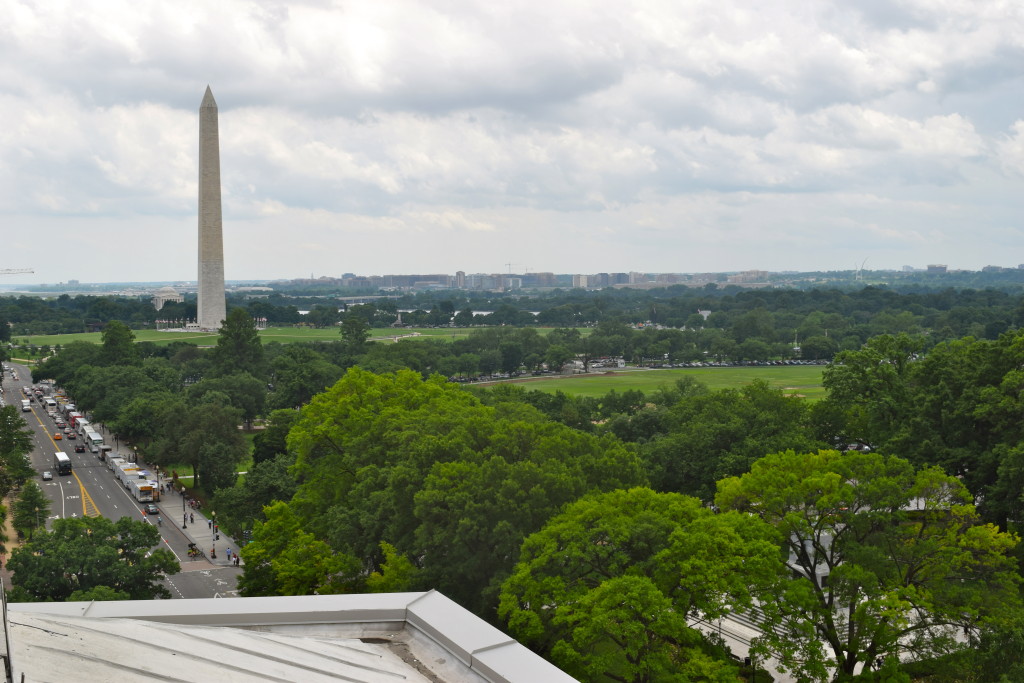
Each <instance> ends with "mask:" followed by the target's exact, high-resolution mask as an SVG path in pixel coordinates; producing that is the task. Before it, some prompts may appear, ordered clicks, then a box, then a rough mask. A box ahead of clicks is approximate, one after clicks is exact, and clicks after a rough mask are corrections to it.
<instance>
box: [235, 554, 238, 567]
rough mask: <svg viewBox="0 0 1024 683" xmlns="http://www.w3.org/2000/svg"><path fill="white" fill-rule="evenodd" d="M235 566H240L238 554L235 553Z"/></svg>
mask: <svg viewBox="0 0 1024 683" xmlns="http://www.w3.org/2000/svg"><path fill="white" fill-rule="evenodd" d="M235 566H236V567H237V566H238V553H235Z"/></svg>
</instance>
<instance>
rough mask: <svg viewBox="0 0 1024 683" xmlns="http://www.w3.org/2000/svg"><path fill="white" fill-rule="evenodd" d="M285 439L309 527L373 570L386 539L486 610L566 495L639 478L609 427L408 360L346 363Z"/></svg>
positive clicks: (435, 579)
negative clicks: (477, 390)
mask: <svg viewBox="0 0 1024 683" xmlns="http://www.w3.org/2000/svg"><path fill="white" fill-rule="evenodd" d="M288 446H289V449H290V450H291V451H292V452H294V453H295V455H296V457H297V461H296V465H295V466H294V468H293V469H292V473H293V475H294V476H295V477H296V478H297V479H298V481H299V488H298V491H297V493H296V495H295V497H294V498H293V499H292V501H291V502H290V503H289V508H290V509H291V511H292V512H293V513H294V515H295V518H296V519H297V520H299V523H300V525H301V526H300V528H301V529H302V531H303V532H304V533H308V534H311V535H312V537H313V538H314V539H316V540H322V541H325V542H326V543H328V544H329V546H330V547H331V548H332V549H333V550H334V551H335V552H337V553H339V554H341V555H346V556H352V557H356V558H359V561H360V562H361V563H362V564H363V566H364V567H368V568H370V569H379V568H381V566H382V563H383V561H384V559H385V558H384V557H383V556H382V552H381V542H382V541H383V542H387V543H388V544H390V546H391V547H393V548H394V549H395V552H396V553H397V554H398V555H401V556H405V557H408V558H412V559H413V560H414V561H415V562H416V564H417V567H418V569H419V571H418V572H416V580H417V581H420V582H422V585H424V586H426V585H429V586H432V587H436V588H438V589H439V590H442V591H444V592H445V593H446V594H448V595H451V596H452V597H453V599H456V600H459V601H460V602H461V603H462V604H464V605H466V606H467V607H469V608H470V609H473V610H475V611H478V612H485V611H488V610H490V609H492V608H493V605H494V603H495V602H496V599H497V591H498V588H499V586H500V581H501V580H502V578H503V577H504V576H506V575H507V573H508V572H509V571H510V570H511V567H512V564H513V563H514V561H515V558H516V557H517V555H518V552H519V547H520V545H521V543H522V539H523V538H524V537H525V536H526V535H527V534H528V533H531V532H532V531H535V530H536V529H538V528H540V526H541V525H542V524H543V522H544V521H545V520H546V519H547V518H548V517H549V516H550V515H551V514H553V513H554V512H555V511H557V510H558V509H559V507H560V506H561V505H562V504H564V503H567V502H569V501H571V500H575V499H576V498H577V497H579V496H581V495H584V494H585V493H588V492H590V491H596V490H603V489H610V488H616V487H619V486H630V485H635V484H637V483H640V482H642V480H643V475H642V472H641V470H640V467H639V461H638V459H637V458H636V456H635V455H633V454H632V453H630V452H629V451H627V450H626V449H625V448H624V447H623V446H622V444H621V443H619V442H617V441H616V440H614V439H611V438H606V439H598V438H595V437H593V436H590V435H586V434H580V433H578V432H575V431H574V430H571V429H569V428H567V427H564V426H562V425H558V424H554V423H550V422H548V421H547V420H546V419H545V418H544V416H543V415H541V414H540V413H538V412H537V411H535V410H533V409H531V408H529V407H528V406H522V405H517V404H504V405H499V406H495V407H489V406H484V405H481V404H480V403H479V401H477V399H476V398H474V397H473V396H472V395H471V394H469V393H467V392H465V391H463V390H462V389H461V388H460V387H458V386H457V385H454V384H451V383H449V382H447V381H445V380H444V378H442V377H439V376H434V377H431V378H429V379H427V380H424V379H423V378H422V377H421V376H420V375H419V374H417V373H414V372H411V371H402V372H398V373H395V374H393V375H383V376H382V375H374V374H372V373H369V372H366V371H364V370H361V369H358V368H353V369H351V370H350V371H349V372H348V373H347V374H346V375H345V377H343V378H342V379H341V380H340V381H339V382H338V383H336V384H335V385H334V386H333V387H331V388H330V389H329V390H328V391H326V392H325V393H323V394H320V395H318V396H316V397H314V398H313V400H312V401H311V402H310V403H309V404H308V405H307V406H305V407H304V408H303V409H302V412H301V417H300V419H299V421H298V422H297V423H296V424H295V426H294V427H293V428H292V429H291V432H290V434H289V437H288ZM446 511H447V512H446ZM268 522H269V520H268ZM262 533H265V532H260V531H259V530H258V529H257V531H256V532H255V533H254V534H253V542H252V544H251V547H253V548H254V550H253V551H252V552H259V553H268V555H267V559H266V562H269V563H271V565H272V563H273V561H274V555H275V553H276V552H283V551H281V550H280V548H279V547H278V546H277V545H275V544H274V543H273V542H270V541H267V542H264V540H263V538H262V537H261V536H262ZM267 566H270V565H267ZM246 571H247V572H248V571H249V569H248V568H247V569H246ZM253 571H254V572H256V571H257V570H256V569H255V568H254V569H253Z"/></svg>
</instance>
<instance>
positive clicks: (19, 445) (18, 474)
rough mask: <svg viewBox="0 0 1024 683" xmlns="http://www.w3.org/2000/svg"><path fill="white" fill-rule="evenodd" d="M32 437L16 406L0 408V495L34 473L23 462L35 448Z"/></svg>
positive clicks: (4, 494) (3, 494) (5, 493)
mask: <svg viewBox="0 0 1024 683" xmlns="http://www.w3.org/2000/svg"><path fill="white" fill-rule="evenodd" d="M32 437H33V434H32V430H31V429H29V428H28V423H27V422H25V419H24V418H23V417H22V416H21V413H19V412H18V409H17V408H15V407H14V406H12V405H8V406H3V407H2V408H0V497H5V496H6V495H7V494H8V493H10V492H11V489H12V488H13V487H14V486H16V485H17V484H20V483H21V482H23V481H25V480H26V479H28V478H29V477H31V476H32V474H33V473H34V471H33V469H32V467H31V466H30V465H29V464H28V463H27V462H25V456H26V455H28V454H29V453H31V452H32V450H33V449H34V448H35V444H34V443H33V440H32Z"/></svg>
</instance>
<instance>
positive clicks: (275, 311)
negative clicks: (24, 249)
mask: <svg viewBox="0 0 1024 683" xmlns="http://www.w3.org/2000/svg"><path fill="white" fill-rule="evenodd" d="M234 307H239V308H243V309H245V311H246V312H247V313H248V314H249V315H250V316H251V317H253V318H265V319H266V320H267V321H268V322H269V323H270V324H272V325H293V324H299V323H302V324H307V325H313V326H316V327H331V326H336V325H338V324H340V322H341V321H342V319H343V318H344V317H345V316H346V315H348V314H351V315H356V316H359V317H360V318H362V319H363V321H364V322H365V323H366V324H367V325H369V326H370V327H390V326H392V325H394V324H395V323H396V322H397V321H398V320H399V315H401V322H402V324H404V325H407V326H413V327H424V326H434V327H447V326H455V327H471V326H480V325H488V326H502V325H506V326H509V325H510V326H537V325H540V326H546V327H593V326H596V325H598V324H600V323H603V322H619V323H626V324H629V325H640V324H643V325H647V324H650V325H653V326H656V327H658V326H660V327H668V328H675V329H679V330H684V329H685V330H699V329H707V330H716V331H718V332H719V333H720V334H722V335H724V337H725V338H727V339H728V340H729V341H731V342H733V343H735V344H742V343H744V342H747V341H751V340H753V341H757V342H759V343H764V344H768V345H789V348H792V346H793V345H794V342H796V345H800V346H809V347H814V346H815V345H820V344H824V345H825V347H826V348H831V347H832V346H834V347H835V348H836V349H854V348H858V347H859V346H860V345H861V344H863V343H864V342H866V341H867V340H868V339H869V338H871V337H873V336H877V335H879V334H899V333H901V332H902V333H907V334H928V335H929V336H930V337H931V338H933V339H935V340H937V341H941V340H946V339H955V338H959V337H964V336H973V337H976V338H986V339H994V338H996V337H998V336H999V335H1000V334H1001V333H1003V332H1005V331H1006V330H1008V329H1011V328H1013V327H1019V326H1021V325H1024V303H1022V298H1021V295H1020V294H1019V292H1016V291H1015V292H1013V293H1011V292H1007V291H1001V290H995V289H985V290H973V289H961V290H954V289H944V290H919V289H907V290H905V291H901V290H896V289H888V288H880V287H864V288H861V289H859V290H855V291H844V290H839V289H809V290H795V289H762V290H745V289H740V288H738V287H725V288H717V287H713V286H711V287H705V288H703V289H693V288H687V287H682V286H673V287H669V288H666V289H661V290H652V291H645V290H632V289H604V290H600V291H584V290H555V291H553V292H548V293H544V294H538V295H531V296H523V295H518V294H515V293H509V294H491V293H487V294H484V293H466V292H455V291H451V290H447V291H442V292H421V293H417V294H408V295H403V296H400V297H396V298H386V299H378V300H376V301H374V302H372V303H366V304H358V305H351V306H350V305H349V304H348V303H346V302H345V301H344V300H343V299H341V298H340V297H337V296H330V295H325V296H318V297H305V298H304V297H294V296H290V295H287V294H282V293H273V294H270V295H268V296H266V297H261V298H247V297H245V296H237V295H236V296H231V297H229V308H234ZM195 308H196V303H195V299H194V298H192V297H190V298H188V299H186V301H185V302H183V303H168V304H166V305H165V306H164V308H163V309H162V310H161V311H160V312H159V313H158V312H157V311H156V310H155V309H154V308H153V306H152V303H151V301H150V300H149V299H146V298H141V299H140V298H132V297H112V296H75V297H71V296H68V295H61V296H59V297H57V298H55V299H41V298H38V297H27V296H22V297H17V298H14V297H6V298H0V323H10V325H11V327H10V330H11V332H13V334H14V335H29V334H56V333H71V332H83V331H92V330H96V329H101V328H102V326H103V324H104V323H105V322H106V321H110V320H117V321H120V322H123V323H125V324H126V325H128V326H129V327H133V328H136V329H138V328H142V327H147V326H152V325H153V324H154V321H155V320H157V319H158V318H159V319H169V320H185V319H194V318H195V315H196V313H195ZM300 311H306V313H305V314H303V313H300ZM400 311H401V313H399V312H400ZM481 311H486V312H487V313H481ZM700 311H703V312H704V313H703V314H702V313H700ZM0 329H7V326H6V325H2V324H0ZM822 339H824V340H828V341H825V342H821V341H820V340H822Z"/></svg>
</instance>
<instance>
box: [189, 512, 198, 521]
mask: <svg viewBox="0 0 1024 683" xmlns="http://www.w3.org/2000/svg"><path fill="white" fill-rule="evenodd" d="M188 521H189V523H190V524H195V523H196V516H195V515H193V514H192V513H191V512H190V513H188Z"/></svg>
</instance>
